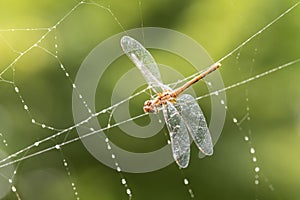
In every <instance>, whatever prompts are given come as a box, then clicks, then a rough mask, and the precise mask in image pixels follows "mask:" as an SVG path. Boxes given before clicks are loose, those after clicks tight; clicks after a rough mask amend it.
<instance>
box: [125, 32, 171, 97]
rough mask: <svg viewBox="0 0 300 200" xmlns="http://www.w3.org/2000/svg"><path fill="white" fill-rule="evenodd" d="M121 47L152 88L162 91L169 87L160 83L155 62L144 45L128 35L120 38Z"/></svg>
mask: <svg viewBox="0 0 300 200" xmlns="http://www.w3.org/2000/svg"><path fill="white" fill-rule="evenodd" d="M121 47H122V49H123V51H124V53H125V54H126V55H127V56H128V58H130V60H131V61H132V62H133V63H134V64H135V65H136V66H137V68H139V70H140V71H141V73H142V74H143V76H144V78H145V79H146V81H147V83H148V84H149V85H150V86H152V87H153V90H154V91H155V92H156V93H157V92H162V91H163V90H168V89H169V88H168V87H167V86H165V85H163V84H162V81H161V77H160V73H159V70H158V67H157V64H156V62H155V60H154V58H153V57H152V55H151V54H150V52H149V51H147V49H145V47H143V45H141V44H140V43H139V42H138V41H136V40H135V39H133V38H131V37H129V36H123V37H122V38H121Z"/></svg>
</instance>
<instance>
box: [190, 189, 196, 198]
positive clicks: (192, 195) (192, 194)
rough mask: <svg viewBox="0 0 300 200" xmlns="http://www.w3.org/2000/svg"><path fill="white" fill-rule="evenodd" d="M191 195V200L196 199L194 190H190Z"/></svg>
mask: <svg viewBox="0 0 300 200" xmlns="http://www.w3.org/2000/svg"><path fill="white" fill-rule="evenodd" d="M189 193H190V196H191V198H194V197H195V195H194V193H193V190H192V189H189Z"/></svg>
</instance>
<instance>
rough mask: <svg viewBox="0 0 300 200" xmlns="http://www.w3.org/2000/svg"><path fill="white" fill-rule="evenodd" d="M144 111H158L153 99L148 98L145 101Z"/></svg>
mask: <svg viewBox="0 0 300 200" xmlns="http://www.w3.org/2000/svg"><path fill="white" fill-rule="evenodd" d="M144 112H146V113H157V108H156V106H155V105H154V103H153V101H152V100H147V101H145V103H144Z"/></svg>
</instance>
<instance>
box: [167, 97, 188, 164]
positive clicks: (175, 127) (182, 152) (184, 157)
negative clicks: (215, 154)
mask: <svg viewBox="0 0 300 200" xmlns="http://www.w3.org/2000/svg"><path fill="white" fill-rule="evenodd" d="M163 114H164V117H165V121H166V124H167V127H168V130H169V134H170V139H171V146H172V152H173V157H174V159H175V161H176V162H177V164H178V165H179V166H180V167H181V168H185V167H187V166H188V164H189V160H190V139H189V134H188V130H187V128H186V126H185V124H184V121H183V119H182V117H181V116H180V114H179V112H178V110H177V109H176V108H175V107H174V105H173V104H172V103H170V102H168V104H167V105H166V106H165V107H164V109H163Z"/></svg>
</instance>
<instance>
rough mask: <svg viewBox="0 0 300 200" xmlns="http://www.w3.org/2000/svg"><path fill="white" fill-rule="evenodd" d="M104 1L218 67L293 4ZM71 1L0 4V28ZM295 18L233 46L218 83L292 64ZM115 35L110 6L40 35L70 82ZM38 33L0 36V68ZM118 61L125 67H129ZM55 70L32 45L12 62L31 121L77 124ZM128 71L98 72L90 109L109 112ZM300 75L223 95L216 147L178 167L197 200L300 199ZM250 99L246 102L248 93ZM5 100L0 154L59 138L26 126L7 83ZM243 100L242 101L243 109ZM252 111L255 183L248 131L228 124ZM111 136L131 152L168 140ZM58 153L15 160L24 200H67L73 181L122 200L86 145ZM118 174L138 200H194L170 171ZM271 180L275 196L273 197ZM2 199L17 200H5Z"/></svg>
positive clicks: (116, 183)
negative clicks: (191, 45)
mask: <svg viewBox="0 0 300 200" xmlns="http://www.w3.org/2000/svg"><path fill="white" fill-rule="evenodd" d="M99 3H100V4H101V5H103V6H106V7H107V6H110V8H111V10H112V12H113V13H114V15H115V16H116V18H117V19H118V20H119V21H120V23H121V24H122V26H123V27H124V29H131V28H136V27H141V26H145V27H150V26H154V27H164V28H169V29H174V30H177V31H180V32H182V33H184V34H186V35H188V36H190V37H191V38H193V39H194V40H196V41H197V42H198V43H199V44H201V45H202V46H203V47H204V48H205V49H206V50H207V51H208V52H209V54H210V55H211V56H212V58H213V59H214V60H218V59H220V58H222V57H223V56H225V55H226V54H227V53H229V52H230V51H231V50H232V49H234V48H235V47H236V46H237V45H239V44H241V43H242V42H243V41H245V40H246V39H247V38H249V37H250V36H251V35H252V34H254V33H255V32H257V31H258V30H260V29H261V28H262V27H264V26H265V25H266V24H268V23H269V22H270V21H272V20H273V19H274V18H276V17H277V16H279V15H280V14H282V13H283V12H284V11H285V10H286V9H287V8H289V7H291V6H292V5H294V4H295V3H296V1H292V0H289V1H286V0H277V1H274V0H273V1H271V0H266V1H258V0H254V1H237V0H230V1H228V0H220V1H218V2H215V1H203V0H200V1H198V0H188V1H178V0H177V1H176V0H161V1H142V2H141V7H139V2H138V1H121V0H106V1H101V2H99ZM76 4H77V3H76V1H50V0H44V1H36V0H27V1H17V0H10V1H1V2H0V29H1V30H5V29H12V28H48V27H51V26H52V25H54V24H55V23H57V21H58V20H60V19H61V18H62V17H63V16H64V15H65V14H66V13H68V12H69V11H70V10H71V9H72V8H73V7H74V6H75V5H76ZM299 17H300V8H299V7H297V8H295V9H294V10H293V11H292V12H290V13H289V14H287V15H286V16H284V17H283V18H282V19H280V20H279V21H278V22H276V23H275V24H273V25H272V26H271V27H270V28H269V29H267V30H266V31H265V32H263V33H262V34H260V35H259V36H258V37H256V38H254V39H253V40H252V41H251V42H250V43H248V44H247V45H245V46H243V47H242V48H241V49H240V50H239V53H240V55H239V59H237V58H236V57H237V53H235V54H233V55H232V56H230V57H229V58H228V59H226V60H225V61H224V62H223V63H222V64H223V65H222V68H221V69H220V72H221V74H222V76H223V80H224V83H225V85H226V86H228V85H231V84H234V83H237V82H239V81H242V80H245V79H247V78H248V77H250V76H252V75H256V74H259V73H262V72H264V71H267V70H269V69H271V68H274V67H276V66H279V65H281V64H284V63H287V62H289V61H291V60H295V59H297V58H299V52H300V47H299V44H300V37H299V35H300V23H299ZM122 31H123V30H122V28H121V27H120V26H119V24H118V23H117V22H116V21H115V19H114V18H113V17H112V16H111V15H110V13H109V12H107V11H106V10H104V9H101V8H99V7H96V6H93V5H81V6H79V7H78V8H77V9H76V10H75V11H74V12H72V13H71V14H70V15H69V16H68V17H67V18H66V19H65V20H64V21H63V22H62V23H61V24H60V25H59V26H58V27H57V29H56V30H55V31H54V32H51V33H50V34H49V35H48V36H47V38H46V39H45V40H44V41H43V42H42V44H41V46H43V47H44V48H46V49H47V50H49V51H52V52H54V51H55V47H54V44H58V56H59V59H60V60H61V61H62V63H64V65H65V67H66V69H67V71H68V72H69V74H70V78H71V79H72V80H75V77H76V73H77V70H78V68H79V67H80V65H81V63H82V61H83V60H84V59H85V57H86V56H87V55H88V54H89V52H90V51H91V50H92V49H93V48H94V47H95V46H96V45H97V44H98V43H100V42H101V41H103V40H105V39H106V38H108V37H110V36H112V35H114V34H116V33H119V32H122ZM44 33H45V30H36V31H12V30H10V31H1V32H0V52H1V54H0V71H3V70H4V69H5V68H6V67H7V66H8V65H9V64H10V63H12V62H13V61H14V60H15V59H16V57H17V56H18V53H17V52H22V51H24V50H26V49H27V48H28V47H30V46H31V45H32V44H33V43H35V42H36V41H37V40H38V39H39V38H40V37H41V36H42V35H43V34H44ZM55 35H56V36H57V38H56V39H55ZM112 48H114V47H112ZM13 50H15V51H17V52H15V51H13ZM154 55H155V57H157V59H164V58H163V57H164V53H161V52H159V51H154ZM166 57H167V58H165V61H166V62H167V63H168V65H169V66H174V67H175V68H176V67H177V68H180V69H184V73H185V75H186V76H189V75H191V74H192V73H195V71H193V69H192V68H189V67H186V68H183V67H182V64H184V61H178V59H174V57H172V56H170V55H169V57H168V56H167V55H166ZM125 61H126V63H128V65H126V64H124V62H125ZM59 67H60V66H59V64H58V63H57V61H56V60H55V59H54V58H53V57H52V56H50V55H49V54H48V53H46V52H45V51H43V50H41V49H39V48H35V49H33V50H32V51H30V52H28V53H26V54H25V55H24V56H23V57H22V59H20V60H19V61H18V62H16V64H15V65H14V68H15V69H16V72H15V83H16V84H17V85H18V87H19V88H20V91H21V94H22V96H23V98H24V99H25V100H26V103H27V104H28V106H29V107H30V112H31V115H32V117H33V118H35V119H37V120H38V121H39V122H44V123H46V124H49V125H51V126H53V127H57V128H67V127H69V126H71V125H72V124H73V123H74V122H73V118H72V107H71V105H72V104H71V102H72V86H71V84H70V82H69V81H68V79H67V78H66V77H65V76H64V74H63V73H62V71H61V70H60V68H59ZM133 67H134V66H133V65H132V64H131V65H129V62H128V61H127V60H126V58H125V57H123V58H121V59H119V60H117V61H116V62H115V63H113V64H112V66H111V68H109V70H107V72H105V78H104V80H101V84H100V85H99V90H98V92H97V96H96V99H97V101H98V102H99V103H98V104H97V106H98V108H97V109H99V110H100V109H102V108H105V107H107V106H109V105H110V97H111V94H112V90H113V88H114V83H115V82H116V81H117V80H118V78H119V77H120V76H122V74H123V73H125V72H126V71H128V70H129V69H131V68H133ZM299 73H300V67H299V64H295V65H293V66H291V67H289V68H287V69H284V70H281V71H278V72H276V73H274V74H270V75H268V76H265V77H263V78H261V79H257V80H255V81H253V82H250V83H248V84H246V85H243V86H240V87H237V88H234V89H232V90H228V91H227V98H228V112H227V120H226V123H225V126H224V130H223V133H222V135H221V137H220V139H219V141H218V143H217V144H216V145H215V153H214V155H213V156H212V157H209V158H204V159H200V160H199V159H198V157H197V150H196V148H195V146H194V145H192V153H191V156H192V157H191V162H190V165H189V167H188V168H187V169H186V170H184V173H185V175H186V176H187V177H188V178H189V180H190V183H191V187H192V188H193V190H194V193H195V195H196V199H221V198H222V199H224V200H225V199H244V200H247V199H249V200H254V199H299V198H300V192H299V185H300V171H299V167H300V157H299V152H300V126H299V122H300V114H299V113H300V112H299V111H300V104H299V102H300V101H299V100H300V93H299ZM3 77H5V78H6V79H8V80H11V79H12V70H8V71H7V72H6V73H5V74H4V75H3ZM133 81H134V80H133ZM198 85H199V86H195V88H201V87H202V88H203V89H204V90H205V86H204V84H203V82H202V83H199V84H198ZM197 91H198V90H197ZM246 92H247V93H248V96H245V94H246ZM202 94H203V93H202V92H198V93H197V95H202ZM0 97H1V101H0V133H2V134H3V136H4V137H5V139H6V141H7V143H8V144H9V145H8V147H5V146H4V145H3V144H2V143H0V149H1V150H3V151H6V153H7V154H12V153H14V152H16V151H18V150H20V149H21V148H24V147H26V146H28V145H30V144H33V143H34V142H35V141H37V140H40V139H42V138H45V137H46V136H49V135H52V134H54V132H51V131H49V130H45V129H42V128H41V127H38V126H35V125H33V124H32V123H31V118H30V117H29V116H28V115H27V113H26V112H25V111H24V109H23V108H22V106H23V105H22V104H21V102H20V99H19V98H18V96H17V95H16V93H15V92H14V87H13V86H12V85H11V84H8V83H4V82H0ZM143 98H147V95H146V94H145V96H144V97H141V99H134V100H133V101H131V102H130V108H131V114H132V116H135V115H137V114H141V113H142V109H141V106H142V103H143V101H144V99H143ZM246 98H249V102H248V103H247V102H246ZM209 103H210V102H209V100H208V99H205V100H203V101H201V102H200V104H201V107H202V109H203V110H204V112H205V113H206V115H207V116H209V111H210V110H209V105H210V104H209ZM247 104H248V105H249V108H250V117H251V120H250V121H249V122H245V124H242V125H241V127H242V129H243V131H244V132H246V131H248V130H249V129H251V130H252V137H251V142H252V144H251V145H253V146H254V147H255V149H256V152H257V153H256V155H257V158H258V164H259V166H260V168H261V171H260V172H259V175H260V184H259V185H258V186H255V184H254V175H255V172H254V167H255V165H254V164H253V162H252V161H251V159H252V158H251V155H250V152H249V146H248V145H247V144H246V142H244V139H243V137H244V135H243V131H239V130H238V128H237V127H236V126H235V125H234V124H233V123H232V118H233V117H236V118H238V119H241V118H242V117H243V116H244V115H245V113H246V106H247ZM207 118H209V117H207ZM103 120H104V121H101V122H100V123H104V124H105V123H106V121H105V120H107V119H103ZM143 120H145V121H143ZM143 120H142V121H138V122H137V123H141V124H143V123H144V124H147V123H148V121H149V119H148V117H145V118H143ZM109 134H111V136H109V137H110V138H111V139H112V140H113V141H114V142H116V143H118V142H119V143H120V144H121V146H122V147H124V148H126V146H127V147H128V149H130V150H132V151H136V152H143V151H148V150H151V149H155V148H159V147H160V146H162V145H164V142H165V138H164V137H163V135H162V134H161V135H157V136H155V138H154V139H153V140H151V142H148V141H147V139H145V140H142V139H134V138H130V137H128V136H126V135H125V134H124V133H122V132H121V131H120V130H119V129H118V128H114V129H111V130H110V131H109ZM76 136H77V133H76V132H75V131H72V132H70V133H69V136H68V138H74V137H76ZM63 139H64V137H60V138H57V139H55V141H51V142H49V143H47V144H43V145H41V146H40V147H39V149H35V150H42V149H45V148H47V147H49V146H54V145H55V144H56V143H57V142H61V141H62V140H63ZM0 140H2V138H0ZM2 147H3V148H2ZM27 153H32V152H31V151H29V152H27ZM62 153H63V156H62V155H61V153H60V152H59V151H54V150H53V151H49V152H46V153H43V154H41V155H37V156H34V157H32V158H29V159H26V160H24V161H22V162H20V163H19V164H18V166H19V170H18V173H17V175H16V177H15V179H14V185H16V187H17V189H18V192H19V194H20V196H21V199H25V200H26V199H31V200H32V199H44V200H46V199H74V198H75V197H74V192H73V191H72V187H71V182H75V183H76V186H77V189H78V192H79V195H80V196H81V199H88V200H92V199H109V200H112V199H126V198H127V197H126V193H125V189H124V187H123V186H122V185H121V180H120V176H119V174H118V173H117V172H116V171H114V170H112V169H110V168H108V167H107V166H105V165H102V164H101V163H100V162H99V161H97V160H96V159H95V158H93V157H92V156H91V155H90V154H89V152H88V151H87V150H86V149H85V147H84V146H83V145H82V143H81V142H75V143H72V144H69V145H66V146H64V147H63V148H62ZM63 158H66V159H67V160H68V162H69V168H70V171H71V178H69V177H68V175H67V172H66V171H65V168H64V167H63V163H62V160H63ZM1 170H2V169H0V174H1ZM124 174H125V176H126V178H127V181H128V183H129V186H130V187H131V188H132V190H133V194H134V199H143V200H147V199H189V194H188V192H187V190H188V189H187V188H186V187H185V186H184V184H183V178H182V176H181V172H180V171H179V170H178V169H177V166H176V164H172V165H170V166H168V167H166V168H164V169H161V170H159V171H155V172H151V173H145V174H127V173H124ZM69 179H71V180H69ZM7 183H8V182H7ZM270 184H272V185H273V187H274V191H273V190H270V188H269V185H270ZM0 190H1V188H0ZM3 199H16V197H15V195H14V194H13V193H9V194H8V195H7V196H6V197H3Z"/></svg>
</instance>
